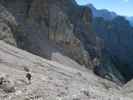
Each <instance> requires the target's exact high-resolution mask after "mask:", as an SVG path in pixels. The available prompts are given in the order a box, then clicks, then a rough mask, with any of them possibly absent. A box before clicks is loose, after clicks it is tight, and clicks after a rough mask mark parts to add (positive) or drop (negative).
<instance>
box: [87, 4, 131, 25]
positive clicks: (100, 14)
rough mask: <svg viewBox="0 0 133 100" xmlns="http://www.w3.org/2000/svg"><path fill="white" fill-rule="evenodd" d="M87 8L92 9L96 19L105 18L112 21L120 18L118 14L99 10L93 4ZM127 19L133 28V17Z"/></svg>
mask: <svg viewBox="0 0 133 100" xmlns="http://www.w3.org/2000/svg"><path fill="white" fill-rule="evenodd" d="M87 6H88V7H90V8H91V10H92V13H93V16H94V17H103V18H104V19H105V20H112V19H113V18H115V17H117V16H119V15H118V14H117V13H115V12H113V11H109V10H107V9H97V8H95V7H94V6H93V5H92V4H88V5H87ZM126 19H127V20H128V21H129V22H130V23H131V25H132V26H133V16H131V17H126Z"/></svg>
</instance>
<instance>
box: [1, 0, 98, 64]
mask: <svg viewBox="0 0 133 100" xmlns="http://www.w3.org/2000/svg"><path fill="white" fill-rule="evenodd" d="M0 3H1V4H2V5H3V6H4V7H5V8H6V9H7V10H8V11H9V12H10V13H11V14H12V15H13V16H14V18H15V20H16V22H17V28H16V29H15V32H14V33H13V35H14V37H15V40H16V43H17V46H18V47H19V48H22V49H25V50H27V51H30V52H32V53H34V54H37V55H39V56H42V57H46V58H48V59H52V58H56V57H55V56H54V57H53V55H54V53H57V52H58V53H61V54H62V56H68V57H70V58H72V59H74V60H75V61H78V62H79V63H80V64H82V65H86V66H88V65H90V62H88V61H89V59H90V56H89V54H88V51H87V50H86V48H87V49H91V48H95V44H96V43H95V41H96V38H95V34H94V33H92V32H91V27H90V25H91V18H92V14H91V10H90V9H89V8H88V7H79V6H78V5H77V4H76V2H75V1H74V0H67V1H65V0H56V1H53V0H19V1H16V0H6V1H5V0H2V1H0ZM16 8H17V9H16ZM75 18H76V19H75ZM57 58H58V57H57ZM53 60H54V59H53Z"/></svg>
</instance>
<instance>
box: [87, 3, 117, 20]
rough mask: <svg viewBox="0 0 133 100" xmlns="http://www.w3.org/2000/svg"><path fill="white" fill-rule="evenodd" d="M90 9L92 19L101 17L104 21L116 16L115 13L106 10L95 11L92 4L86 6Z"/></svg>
mask: <svg viewBox="0 0 133 100" xmlns="http://www.w3.org/2000/svg"><path fill="white" fill-rule="evenodd" d="M87 6H88V7H90V8H91V10H92V13H93V16H94V17H103V18H104V19H105V20H112V19H113V18H115V17H116V16H118V15H117V14H116V13H115V12H111V11H108V10H107V9H96V8H95V7H94V6H93V5H92V4H88V5H87Z"/></svg>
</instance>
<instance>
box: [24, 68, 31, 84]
mask: <svg viewBox="0 0 133 100" xmlns="http://www.w3.org/2000/svg"><path fill="white" fill-rule="evenodd" d="M24 70H25V71H26V76H25V77H26V79H27V80H28V84H31V78H32V75H31V72H30V70H29V69H28V68H26V67H24Z"/></svg>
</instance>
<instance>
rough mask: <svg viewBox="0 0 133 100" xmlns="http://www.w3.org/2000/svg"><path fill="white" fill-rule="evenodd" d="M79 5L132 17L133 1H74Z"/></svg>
mask: <svg viewBox="0 0 133 100" xmlns="http://www.w3.org/2000/svg"><path fill="white" fill-rule="evenodd" d="M76 1H77V3H78V4H79V5H86V4H88V3H91V4H93V5H94V6H95V7H96V8H97V9H108V10H110V11H114V12H116V13H117V14H119V15H123V16H133V0H76Z"/></svg>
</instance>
